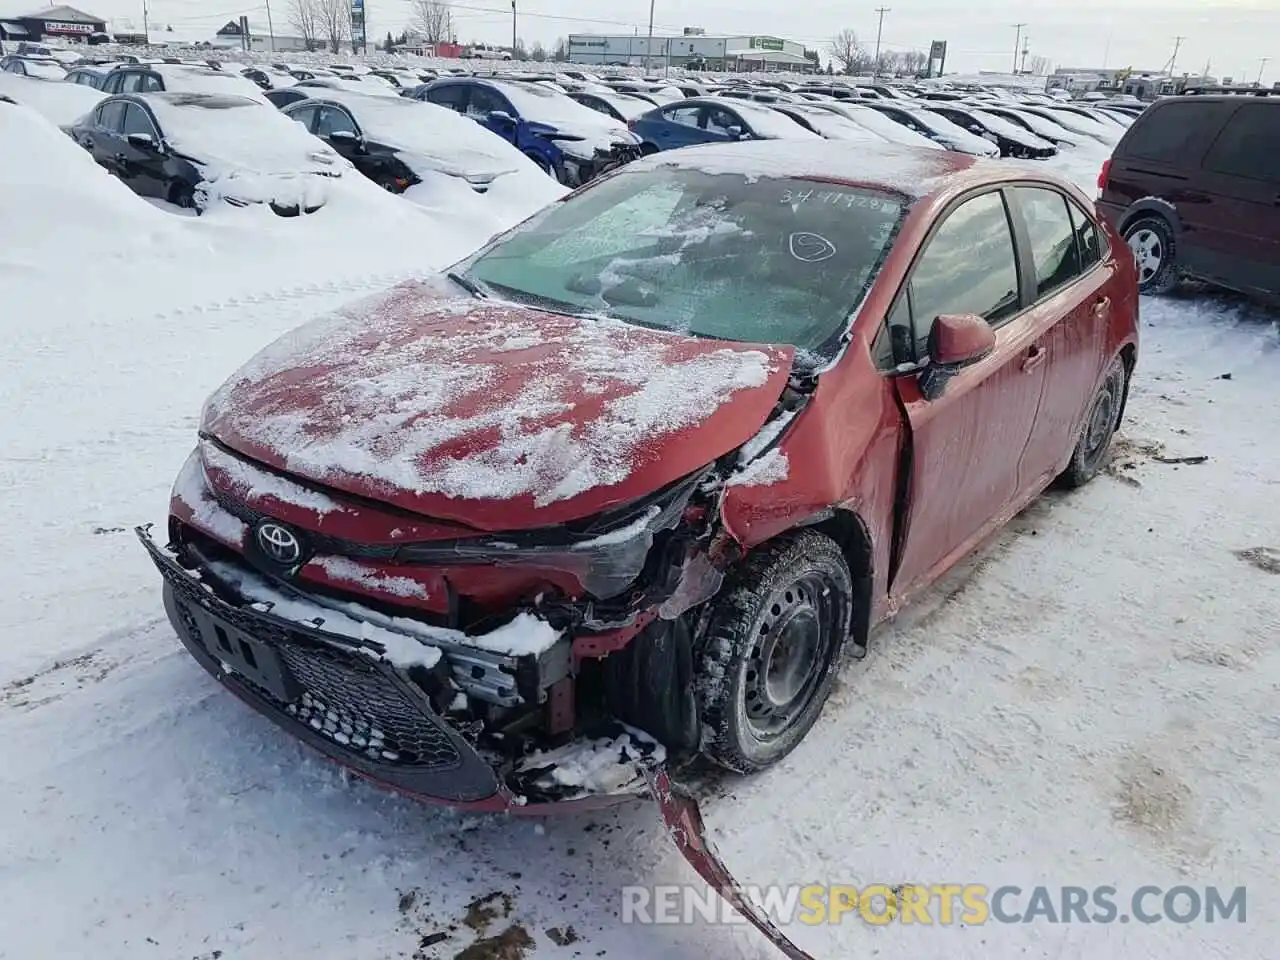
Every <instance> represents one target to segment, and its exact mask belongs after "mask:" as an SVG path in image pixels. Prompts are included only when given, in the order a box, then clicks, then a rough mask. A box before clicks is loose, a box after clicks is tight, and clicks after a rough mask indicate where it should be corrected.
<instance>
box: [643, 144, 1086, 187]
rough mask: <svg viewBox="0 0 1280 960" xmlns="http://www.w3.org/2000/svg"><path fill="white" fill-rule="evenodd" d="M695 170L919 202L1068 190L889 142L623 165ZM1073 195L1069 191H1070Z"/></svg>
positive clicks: (1022, 173)
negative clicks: (1012, 186)
mask: <svg viewBox="0 0 1280 960" xmlns="http://www.w3.org/2000/svg"><path fill="white" fill-rule="evenodd" d="M661 168H666V169H684V170H700V171H703V172H706V173H738V174H742V175H743V176H745V177H748V178H757V177H785V178H789V179H797V180H813V181H817V182H827V183H832V182H835V183H844V184H848V185H858V186H866V187H870V188H872V189H878V190H883V191H885V192H888V193H896V194H899V195H906V196H908V197H911V198H913V199H921V198H924V197H927V196H930V195H932V194H934V193H937V192H939V191H940V190H942V189H944V188H947V187H955V188H957V189H959V188H963V187H976V186H982V185H984V184H988V183H997V182H1001V181H1005V180H1010V181H1013V180H1021V181H1042V182H1048V183H1053V184H1057V185H1059V186H1063V187H1068V188H1070V184H1068V183H1067V182H1066V181H1065V180H1063V179H1061V178H1060V177H1057V176H1055V175H1053V174H1051V173H1049V172H1047V171H1046V172H1044V173H1041V172H1040V171H1037V170H1031V169H1029V168H1028V167H1026V166H1023V165H1017V164H1013V163H1008V162H1002V161H999V160H987V159H980V158H977V157H971V156H969V155H967V154H962V153H952V152H950V151H945V150H928V149H924V148H919V147H908V146H902V145H899V144H893V143H887V142H886V143H884V144H867V145H865V146H864V145H859V148H858V149H857V150H851V149H849V144H848V142H846V141H841V140H821V139H813V140H748V141H743V142H738V143H726V144H708V145H701V146H693V147H683V148H681V149H679V150H669V151H664V152H661V153H656V154H653V155H652V156H649V157H645V158H643V159H641V160H636V161H634V162H633V163H631V164H629V165H628V167H627V168H624V169H631V170H645V169H661ZM1072 192H1073V193H1074V192H1075V191H1074V189H1073V188H1072Z"/></svg>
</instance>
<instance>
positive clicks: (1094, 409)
mask: <svg viewBox="0 0 1280 960" xmlns="http://www.w3.org/2000/svg"><path fill="white" fill-rule="evenodd" d="M1127 377H1128V374H1127V372H1126V371H1125V366H1124V361H1123V360H1121V359H1120V358H1119V357H1116V358H1115V359H1114V360H1112V361H1111V366H1109V367H1108V368H1107V374H1106V376H1105V377H1103V378H1102V385H1101V386H1100V387H1098V391H1097V393H1095V394H1094V395H1093V399H1092V401H1090V403H1089V409H1088V411H1087V412H1086V413H1085V418H1084V426H1083V428H1082V429H1081V431H1080V437H1079V439H1077V440H1076V447H1075V449H1074V450H1073V451H1072V452H1071V462H1070V463H1069V464H1067V469H1066V470H1064V471H1063V473H1062V476H1061V478H1060V479H1061V481H1062V484H1063V486H1065V487H1068V488H1074V487H1082V486H1084V485H1085V484H1086V483H1088V482H1089V481H1090V480H1092V479H1093V478H1094V477H1096V476H1097V475H1098V471H1100V470H1101V469H1102V467H1103V465H1104V464H1105V463H1106V462H1107V453H1108V452H1109V451H1110V449H1111V438H1112V437H1114V436H1115V433H1116V430H1117V429H1118V428H1119V426H1120V411H1121V409H1122V408H1123V407H1124V392H1125V381H1126V379H1127Z"/></svg>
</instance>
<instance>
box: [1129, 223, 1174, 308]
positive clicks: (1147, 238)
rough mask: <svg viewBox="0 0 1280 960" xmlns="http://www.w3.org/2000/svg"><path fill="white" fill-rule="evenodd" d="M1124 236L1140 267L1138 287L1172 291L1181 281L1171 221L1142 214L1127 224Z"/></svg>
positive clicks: (1162, 291) (1158, 291) (1149, 290)
mask: <svg viewBox="0 0 1280 960" xmlns="http://www.w3.org/2000/svg"><path fill="white" fill-rule="evenodd" d="M1124 239H1125V242H1126V243H1128V244H1129V249H1130V250H1131V251H1133V260H1134V263H1135V264H1136V265H1137V267H1138V289H1139V290H1141V291H1142V292H1143V293H1170V292H1171V291H1172V290H1173V289H1174V287H1176V286H1177V285H1178V261H1177V253H1178V248H1177V242H1176V241H1175V240H1174V238H1173V228H1172V227H1171V226H1169V221H1167V220H1165V219H1164V217H1158V216H1149V217H1140V218H1139V219H1137V220H1135V221H1133V223H1130V224H1129V225H1128V226H1126V227H1125V228H1124Z"/></svg>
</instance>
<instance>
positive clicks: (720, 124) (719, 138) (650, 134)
mask: <svg viewBox="0 0 1280 960" xmlns="http://www.w3.org/2000/svg"><path fill="white" fill-rule="evenodd" d="M631 130H632V132H633V133H635V134H636V136H638V137H639V138H640V149H641V150H642V151H643V152H644V153H646V154H648V153H657V152H658V151H659V150H674V149H675V148H677V147H690V146H694V145H695V144H699V143H729V142H730V141H733V140H780V139H792V138H805V137H807V138H810V139H812V138H814V137H815V136H817V135H816V134H815V133H813V132H812V131H810V130H807V129H805V128H804V127H802V126H801V125H800V124H799V123H797V122H796V121H795V120H792V119H791V118H790V117H788V116H786V115H785V114H782V113H779V112H778V111H777V110H774V109H773V108H772V107H768V106H765V105H764V104H758V103H752V102H750V101H745V100H728V99H721V98H718V97H694V98H692V99H689V100H678V101H676V102H675V103H669V104H667V105H666V106H665V107H658V108H657V109H656V110H650V111H649V112H648V113H646V114H644V115H642V116H640V117H637V118H636V119H635V120H633V121H631Z"/></svg>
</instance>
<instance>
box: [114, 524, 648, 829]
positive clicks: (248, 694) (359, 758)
mask: <svg viewBox="0 0 1280 960" xmlns="http://www.w3.org/2000/svg"><path fill="white" fill-rule="evenodd" d="M137 534H138V537H139V539H140V540H141V541H142V544H143V546H144V547H145V548H146V550H147V552H148V554H149V555H150V557H151V559H152V561H153V562H154V563H155V566H156V568H157V570H159V572H160V574H161V576H162V577H163V579H164V605H165V611H166V613H167V614H168V616H169V620H170V622H171V623H172V625H173V628H174V630H175V631H176V632H177V634H178V637H179V639H180V640H181V641H182V644H183V646H185V647H186V648H187V651H188V652H189V653H190V654H191V655H192V657H194V658H195V660H196V662H198V663H199V664H200V665H201V666H202V667H204V668H205V670H207V671H208V672H209V673H211V674H212V675H213V676H214V677H215V678H217V679H218V680H219V681H220V682H221V683H222V684H223V685H224V686H226V687H227V688H228V689H230V690H231V691H232V692H233V693H235V694H236V695H237V696H238V697H240V699H242V700H244V701H245V702H246V703H248V704H249V705H250V706H251V707H253V708H254V709H255V710H257V711H258V712H259V713H262V714H264V715H265V716H266V717H268V718H269V719H270V720H272V721H273V722H274V723H276V724H277V725H279V726H280V727H282V728H283V729H285V730H287V731H288V732H289V733H291V734H293V735H294V736H296V737H297V738H298V739H300V740H302V741H303V742H304V743H306V744H308V745H309V746H311V747H313V748H314V749H316V750H318V751H320V752H321V753H322V754H324V755H326V756H328V757H329V758H331V759H333V760H335V761H337V762H338V763H340V764H342V765H343V766H344V767H346V768H348V769H350V770H351V771H353V772H354V773H357V774H359V775H360V776H363V777H365V778H367V779H370V780H373V781H375V782H377V783H379V784H381V785H383V786H386V787H388V788H391V789H393V790H396V791H398V792H402V793H406V794H410V795H412V796H414V797H416V798H418V799H422V800H427V801H430V802H436V803H443V804H448V805H450V806H457V807H463V808H467V809H470V810H475V811H480V812H484V811H502V810H510V811H512V812H517V813H540V812H546V811H547V810H548V809H549V808H551V807H555V808H556V809H567V808H570V807H576V808H582V807H598V806H604V805H608V804H611V803H616V802H619V801H620V800H625V799H627V798H630V797H635V796H637V795H639V794H640V793H642V792H643V789H644V771H645V770H646V769H648V768H651V767H653V766H655V765H657V764H659V763H661V761H662V759H663V757H662V754H661V749H660V748H658V749H657V751H654V750H653V749H652V748H653V746H655V745H653V744H650V743H646V742H645V741H644V739H643V737H642V736H640V737H635V738H634V741H635V742H634V746H633V748H632V749H631V750H630V751H629V752H628V750H627V747H626V746H625V745H624V747H623V748H622V752H621V754H620V757H621V760H622V761H623V762H624V763H626V762H633V763H634V765H635V775H634V777H630V778H627V779H626V780H625V782H621V783H617V784H616V788H615V789H611V790H607V791H594V792H593V791H590V790H588V791H578V792H577V794H576V795H573V796H571V797H570V798H568V799H552V800H544V801H543V802H539V798H540V797H542V796H543V794H542V793H541V792H540V791H539V790H538V789H537V788H536V783H537V782H538V780H539V778H541V780H542V781H543V782H545V775H546V773H547V765H546V764H543V765H539V764H537V763H536V762H535V763H531V764H530V763H526V764H523V765H521V764H512V763H510V762H509V761H505V762H504V760H503V759H502V758H501V757H499V756H497V755H495V754H493V753H491V752H489V751H486V750H485V749H483V748H482V747H480V746H479V745H478V744H477V743H473V742H472V741H470V740H468V738H467V737H465V736H464V735H463V733H462V732H461V731H459V730H457V729H455V728H454V727H453V726H452V725H451V724H450V723H449V722H448V720H446V719H445V718H444V717H442V716H441V715H440V713H439V712H438V711H437V710H436V708H435V706H434V705H433V702H432V697H431V695H430V693H429V692H428V691H429V690H430V689H431V688H432V686H433V684H443V685H444V689H446V690H447V689H448V680H447V672H448V669H449V666H450V665H448V664H446V663H445V661H444V660H443V659H441V660H440V661H439V662H438V663H437V664H435V665H434V667H435V669H434V670H432V669H429V668H425V667H415V668H412V669H409V670H406V669H404V668H403V667H397V666H395V665H393V664H392V663H391V662H389V661H387V660H384V659H381V658H379V657H378V656H377V651H376V644H375V645H374V647H372V648H371V647H370V646H368V645H366V644H364V643H362V642H361V641H359V640H356V639H353V638H352V637H350V636H348V635H345V634H342V633H335V632H332V631H330V630H326V629H324V624H323V621H320V622H315V625H314V626H312V625H310V624H304V623H300V622H298V621H296V620H292V619H285V618H284V617H281V616H277V615H276V614H274V613H273V612H271V610H269V609H264V605H263V604H254V603H249V602H245V603H243V604H241V603H236V602H234V598H225V597H224V596H222V595H220V594H221V593H224V592H225V591H224V590H223V589H215V585H214V584H212V583H210V582H208V580H207V579H206V578H205V577H203V576H202V574H201V572H200V571H199V570H194V571H193V570H188V569H186V568H185V567H184V566H183V565H182V564H180V563H179V562H178V558H177V555H176V553H175V552H174V551H173V550H171V549H169V548H165V547H161V546H160V545H159V544H157V543H156V542H155V540H154V539H153V538H152V536H151V534H150V531H149V529H148V528H138V530H137ZM219 587H221V585H219ZM427 660H429V658H427ZM425 662H427V661H426V660H424V663H425ZM582 746H583V749H584V750H589V749H592V748H591V746H590V745H589V744H583V745H582ZM572 750H573V745H572V744H571V745H569V751H570V753H572ZM534 759H535V761H536V759H537V758H536V757H535V758H534ZM521 771H523V773H521ZM521 776H525V777H526V778H527V779H528V782H529V785H530V786H531V787H533V789H530V790H529V791H527V792H526V791H525V790H523V789H522V788H521ZM531 799H532V801H533V802H531Z"/></svg>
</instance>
